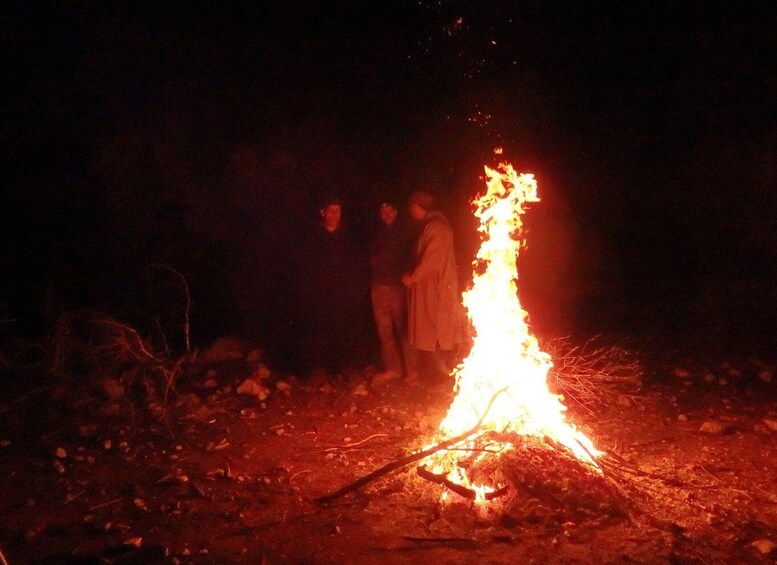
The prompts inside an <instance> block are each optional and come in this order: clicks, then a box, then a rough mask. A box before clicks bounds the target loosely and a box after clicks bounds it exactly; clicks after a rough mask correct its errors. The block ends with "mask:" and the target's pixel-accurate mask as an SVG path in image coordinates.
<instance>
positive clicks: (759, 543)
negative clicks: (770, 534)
mask: <svg viewBox="0 0 777 565" xmlns="http://www.w3.org/2000/svg"><path fill="white" fill-rule="evenodd" d="M750 545H752V546H753V547H754V548H756V549H757V550H758V551H760V552H761V555H768V554H770V553H771V552H772V551H774V548H775V547H777V544H775V543H774V542H773V541H772V540H769V539H765V538H764V539H758V540H755V541H754V542H753V543H751V544H750Z"/></svg>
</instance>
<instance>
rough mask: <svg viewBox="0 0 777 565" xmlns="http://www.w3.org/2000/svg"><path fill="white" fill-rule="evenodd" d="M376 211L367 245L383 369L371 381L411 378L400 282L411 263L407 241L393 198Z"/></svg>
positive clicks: (414, 373)
mask: <svg viewBox="0 0 777 565" xmlns="http://www.w3.org/2000/svg"><path fill="white" fill-rule="evenodd" d="M378 215H379V217H380V222H381V226H380V229H379V230H378V232H377V234H376V235H375V237H374V239H373V241H372V245H371V248H370V275H371V278H370V294H371V298H372V313H373V317H374V319H375V330H376V331H377V334H378V340H379V342H380V355H381V360H382V362H383V369H384V371H383V372H382V373H377V374H376V375H374V377H373V380H372V382H373V384H382V383H383V382H387V381H391V380H394V379H397V378H399V377H400V376H401V375H402V374H403V373H404V374H405V375H406V378H407V379H408V380H410V381H413V380H417V369H416V364H415V358H414V352H413V351H412V349H411V348H410V347H409V344H408V341H407V290H406V289H405V287H404V285H403V284H402V274H403V273H404V272H405V271H406V270H407V269H408V267H409V266H410V263H411V248H410V241H409V238H408V235H407V233H408V232H407V230H406V229H405V226H404V225H403V224H402V222H401V221H399V220H398V219H397V218H398V216H399V211H398V209H397V207H396V206H395V205H394V203H393V202H383V203H382V204H381V205H380V209H379V211H378Z"/></svg>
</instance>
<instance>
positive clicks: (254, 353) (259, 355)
mask: <svg viewBox="0 0 777 565" xmlns="http://www.w3.org/2000/svg"><path fill="white" fill-rule="evenodd" d="M263 359H264V350H263V349H261V348H257V349H252V350H251V351H249V352H248V355H246V362H247V363H249V364H251V365H255V364H257V363H261V362H262V360H263Z"/></svg>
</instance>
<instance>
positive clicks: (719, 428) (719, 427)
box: [699, 420, 726, 435]
mask: <svg viewBox="0 0 777 565" xmlns="http://www.w3.org/2000/svg"><path fill="white" fill-rule="evenodd" d="M699 431H700V432H704V433H705V434H712V435H721V434H723V433H724V432H725V431H726V427H725V426H724V425H723V424H721V423H720V422H713V421H711V420H707V421H706V422H704V423H703V424H702V425H701V426H700V427H699Z"/></svg>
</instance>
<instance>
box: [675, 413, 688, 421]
mask: <svg viewBox="0 0 777 565" xmlns="http://www.w3.org/2000/svg"><path fill="white" fill-rule="evenodd" d="M677 419H678V420H680V421H681V422H687V421H688V416H686V415H685V414H680V415H679V416H677Z"/></svg>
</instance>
